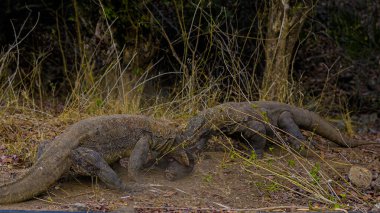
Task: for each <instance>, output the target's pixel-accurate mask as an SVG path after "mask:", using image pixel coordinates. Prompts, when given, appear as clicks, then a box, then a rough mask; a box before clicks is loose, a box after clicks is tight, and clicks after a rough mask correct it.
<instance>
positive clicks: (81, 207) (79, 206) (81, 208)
mask: <svg viewBox="0 0 380 213" xmlns="http://www.w3.org/2000/svg"><path fill="white" fill-rule="evenodd" d="M71 208H72V209H74V210H77V211H87V210H88V208H87V205H86V204H84V203H74V204H72V205H71Z"/></svg>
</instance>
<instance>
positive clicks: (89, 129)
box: [0, 115, 189, 204]
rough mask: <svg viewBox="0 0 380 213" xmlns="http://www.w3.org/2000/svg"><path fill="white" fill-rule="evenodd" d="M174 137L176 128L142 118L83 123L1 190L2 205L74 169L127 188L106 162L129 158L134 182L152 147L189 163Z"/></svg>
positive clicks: (104, 118)
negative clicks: (170, 151) (178, 149)
mask: <svg viewBox="0 0 380 213" xmlns="http://www.w3.org/2000/svg"><path fill="white" fill-rule="evenodd" d="M177 133H178V129H176V128H174V129H173V128H172V126H171V125H169V124H168V123H166V122H165V121H161V120H155V119H152V118H149V117H146V116H133V115H110V116H99V117H93V118H89V119H85V120H82V121H80V122H78V123H75V124H73V125H72V126H70V127H68V128H67V129H66V130H65V131H64V132H63V133H62V134H61V135H59V136H58V137H56V138H55V139H54V140H53V141H52V142H51V143H50V144H49V145H47V146H46V150H45V151H44V152H43V153H42V154H41V156H40V158H39V159H38V160H37V162H36V163H35V164H34V165H33V166H32V167H31V168H30V169H29V170H28V172H27V173H26V174H25V175H23V176H22V177H21V178H18V179H16V180H14V181H11V182H8V183H5V184H3V185H1V186H0V204H2V203H14V202H21V201H24V200H28V199H31V198H33V197H34V196H37V195H39V194H41V193H42V192H44V191H46V190H47V189H48V188H49V186H51V185H52V184H53V183H54V182H55V181H57V180H58V179H59V178H60V177H61V176H62V174H63V173H64V172H65V171H67V170H68V169H69V168H70V167H71V166H73V165H75V166H78V167H80V168H81V169H82V170H84V171H86V172H87V173H88V174H89V175H94V176H97V177H99V179H101V180H102V181H103V182H104V183H105V184H106V186H107V187H109V188H117V189H122V190H129V189H130V188H129V187H128V186H127V185H125V184H124V183H123V182H122V181H121V179H120V178H119V177H118V176H117V174H116V173H115V172H114V171H113V170H112V169H111V167H110V166H109V164H110V163H113V162H115V161H116V160H118V159H120V158H121V157H125V156H128V155H129V154H130V157H129V165H128V174H129V176H130V177H133V178H136V176H137V175H139V171H140V170H141V169H142V168H143V166H144V164H145V163H146V161H147V159H148V153H149V152H150V149H151V150H152V151H157V152H158V153H161V154H163V153H162V151H167V150H173V149H174V150H175V152H174V153H173V156H176V158H175V159H178V160H179V162H178V163H184V164H185V165H189V159H188V158H187V156H185V154H186V153H185V152H183V151H177V149H176V148H177V147H174V145H175V146H177V144H176V143H175V142H173V140H174V138H175V136H176V134H177ZM163 143H168V144H164V145H163ZM154 147H156V148H154ZM159 147H161V148H159Z"/></svg>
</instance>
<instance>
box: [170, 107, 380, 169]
mask: <svg viewBox="0 0 380 213" xmlns="http://www.w3.org/2000/svg"><path fill="white" fill-rule="evenodd" d="M277 128H278V129H280V130H282V131H284V132H286V133H288V134H289V135H290V137H289V141H288V142H289V143H290V145H291V146H292V147H293V148H294V149H295V150H297V151H301V150H303V145H306V147H310V146H311V147H312V145H313V144H311V143H308V142H307V141H306V138H305V136H304V135H303V134H302V133H301V131H300V129H304V130H308V131H313V132H315V133H316V134H318V135H320V136H322V137H325V138H326V139H328V140H330V141H332V142H334V143H336V144H338V145H339V146H343V147H356V146H360V145H365V144H378V143H376V142H368V141H361V140H354V139H350V138H348V137H347V136H345V135H343V134H341V133H340V132H339V131H338V130H337V129H336V128H335V127H333V126H332V125H331V124H330V123H329V122H327V121H326V120H324V119H323V118H322V117H320V116H319V115H318V114H316V113H314V112H311V111H309V110H305V109H302V108H298V107H295V106H291V105H288V104H283V103H279V102H272V101H252V102H228V103H224V104H220V105H217V106H215V107H212V108H209V109H205V110H203V111H201V112H200V113H199V114H198V115H196V116H194V117H192V118H191V119H190V120H189V122H188V124H187V126H186V128H185V130H184V132H183V134H182V135H180V136H179V137H180V138H179V139H178V140H179V141H186V144H187V145H186V146H192V147H190V148H189V150H191V152H193V153H197V152H200V151H202V149H204V146H205V145H206V143H207V141H208V139H209V138H210V137H211V136H213V135H218V134H221V133H223V134H225V135H227V136H233V135H239V136H240V137H242V138H244V139H245V140H246V141H248V143H249V145H250V146H251V147H253V149H254V150H255V152H256V154H257V155H258V157H261V156H262V155H263V149H264V146H265V143H266V138H265V137H266V136H270V137H272V136H273V134H274V131H273V130H274V129H277ZM263 136H264V137H263ZM303 143H305V144H303ZM194 144H195V145H194ZM178 166H179V165H176V167H178Z"/></svg>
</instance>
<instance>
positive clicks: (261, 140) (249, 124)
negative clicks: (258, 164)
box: [234, 120, 266, 158]
mask: <svg viewBox="0 0 380 213" xmlns="http://www.w3.org/2000/svg"><path fill="white" fill-rule="evenodd" d="M238 125H239V126H238V127H237V128H236V129H235V130H234V131H235V132H239V133H240V134H241V137H242V138H243V139H244V140H246V141H247V142H248V144H249V146H251V147H252V148H253V150H254V151H255V153H256V155H257V157H258V158H262V157H263V155H264V147H265V144H266V138H265V135H266V128H265V125H264V124H263V123H261V122H257V121H254V120H249V121H246V122H244V123H242V124H238Z"/></svg>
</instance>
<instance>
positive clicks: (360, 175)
mask: <svg viewBox="0 0 380 213" xmlns="http://www.w3.org/2000/svg"><path fill="white" fill-rule="evenodd" d="M348 178H349V179H350V181H351V183H352V184H354V185H355V186H357V187H359V188H363V189H366V188H368V187H369V186H370V185H371V182H372V172H371V171H369V170H368V169H366V168H364V167H361V166H352V167H351V169H350V171H349V173H348Z"/></svg>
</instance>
